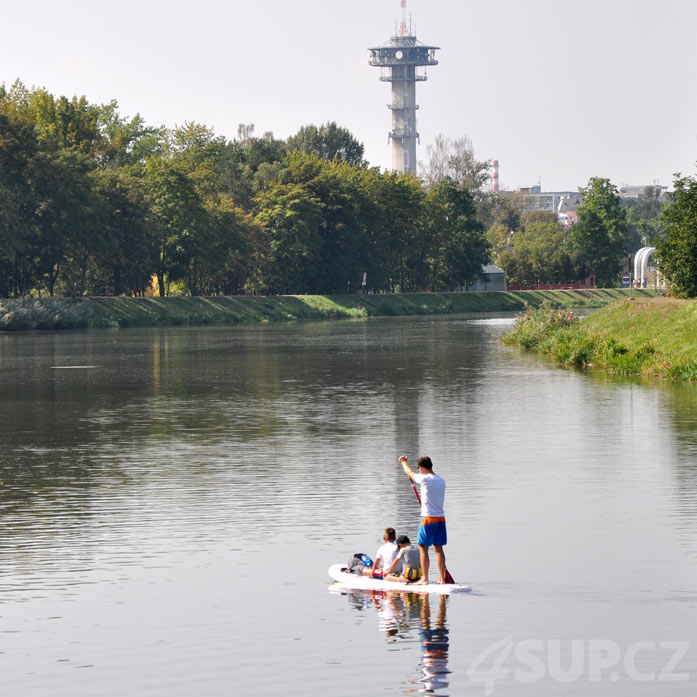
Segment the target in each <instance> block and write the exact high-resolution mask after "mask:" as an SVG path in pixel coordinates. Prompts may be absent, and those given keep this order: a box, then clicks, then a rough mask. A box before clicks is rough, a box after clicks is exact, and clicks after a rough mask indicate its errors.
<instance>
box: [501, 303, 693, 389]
mask: <svg viewBox="0 0 697 697" xmlns="http://www.w3.org/2000/svg"><path fill="white" fill-rule="evenodd" d="M696 326H697V301H693V300H677V299H675V298H662V297H657V298H653V299H648V298H639V299H634V300H624V301H621V302H616V303H613V304H611V305H608V306H607V307H605V308H603V309H601V310H598V311H597V312H594V313H593V314H591V315H590V316H588V317H586V318H584V319H582V320H579V319H577V318H574V317H572V318H569V316H568V313H566V312H559V311H558V310H555V309H554V308H552V307H549V306H547V305H542V306H540V307H539V308H537V309H534V310H530V311H528V313H527V314H525V315H522V316H521V317H520V318H519V319H518V320H517V322H516V325H515V327H514V328H513V330H512V331H511V332H510V333H509V334H507V335H506V336H505V337H504V342H506V343H508V344H516V345H518V346H522V347H523V348H526V349H532V350H535V351H538V352H540V353H543V354H546V355H548V356H551V357H552V358H553V359H554V360H555V361H556V362H557V363H559V364H561V365H567V366H592V367H594V368H598V369H600V370H604V371H607V372H611V373H616V374H621V375H645V376H654V377H660V378H667V379H671V380H697V332H696V331H695V327H696Z"/></svg>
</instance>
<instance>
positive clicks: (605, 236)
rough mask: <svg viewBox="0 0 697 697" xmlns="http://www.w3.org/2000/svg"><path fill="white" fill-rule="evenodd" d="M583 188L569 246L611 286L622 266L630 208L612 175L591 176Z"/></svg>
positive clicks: (603, 283) (598, 280)
mask: <svg viewBox="0 0 697 697" xmlns="http://www.w3.org/2000/svg"><path fill="white" fill-rule="evenodd" d="M580 191H581V205H580V206H579V208H578V216H579V220H578V223H576V224H575V225H574V226H573V227H572V229H571V234H570V236H569V247H570V249H571V250H574V251H577V252H580V253H581V254H582V255H583V256H584V257H585V258H586V259H587V261H588V264H589V266H590V267H591V269H593V271H595V273H596V277H597V283H598V285H599V286H602V287H612V286H614V285H616V284H617V282H618V280H619V275H620V273H621V269H622V258H623V255H624V253H625V249H626V238H627V212H626V210H625V209H624V208H623V207H622V203H621V200H620V197H619V195H618V192H617V188H616V187H615V186H614V185H613V184H612V183H611V182H610V180H609V179H600V178H593V179H590V181H589V182H588V186H587V187H586V188H582V189H581V190H580Z"/></svg>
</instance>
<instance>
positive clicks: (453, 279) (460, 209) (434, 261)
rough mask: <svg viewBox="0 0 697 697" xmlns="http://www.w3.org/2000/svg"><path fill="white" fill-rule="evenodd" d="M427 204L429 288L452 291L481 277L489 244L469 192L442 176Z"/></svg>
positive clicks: (428, 197) (432, 190)
mask: <svg viewBox="0 0 697 697" xmlns="http://www.w3.org/2000/svg"><path fill="white" fill-rule="evenodd" d="M426 206H427V211H428V212H427V226H428V229H429V230H430V233H431V238H432V242H431V259H430V266H431V285H432V288H433V289H434V290H435V289H441V288H446V289H448V290H452V289H454V288H458V287H461V286H467V284H469V283H472V282H473V281H475V280H476V279H479V278H482V277H483V272H482V266H483V265H484V264H486V263H487V261H488V260H489V254H490V245H489V242H488V241H487V239H486V237H485V235H484V228H483V226H482V224H481V223H480V222H479V220H477V214H476V209H475V205H474V199H473V197H472V195H471V194H470V192H469V191H468V190H467V189H460V188H458V187H457V185H456V184H455V182H454V181H453V180H452V179H450V178H449V177H445V178H443V179H441V180H440V181H439V182H438V183H437V184H435V185H434V186H433V187H432V188H431V189H430V190H429V192H428V195H427V197H426Z"/></svg>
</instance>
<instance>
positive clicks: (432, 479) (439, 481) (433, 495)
mask: <svg viewBox="0 0 697 697" xmlns="http://www.w3.org/2000/svg"><path fill="white" fill-rule="evenodd" d="M414 481H415V482H416V483H417V484H420V485H421V517H422V518H444V517H445V511H444V509H443V502H444V500H445V479H443V477H439V476H438V475H437V474H415V475H414Z"/></svg>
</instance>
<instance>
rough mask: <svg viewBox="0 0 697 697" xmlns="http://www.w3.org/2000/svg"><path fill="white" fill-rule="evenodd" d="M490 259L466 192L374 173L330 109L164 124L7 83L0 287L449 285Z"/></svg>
mask: <svg viewBox="0 0 697 697" xmlns="http://www.w3.org/2000/svg"><path fill="white" fill-rule="evenodd" d="M488 258H489V244H488V242H487V240H486V238H485V235H484V227H483V224H482V223H481V222H480V220H479V219H478V218H477V215H476V209H475V202H474V197H473V196H472V194H471V193H470V192H469V191H468V190H467V189H466V188H463V187H461V186H458V184H457V183H456V182H454V181H453V180H451V179H449V178H447V177H446V178H443V179H441V180H439V181H438V182H437V183H436V184H435V185H433V186H431V187H429V188H428V189H426V188H424V187H423V186H422V184H421V182H420V180H419V179H417V178H416V177H413V176H411V175H400V174H396V173H391V172H381V171H380V170H379V169H378V168H375V167H370V166H369V164H368V163H367V162H365V161H364V156H363V146H362V145H361V144H360V143H359V142H358V141H357V140H356V139H355V138H354V137H353V136H352V135H351V134H350V133H349V132H348V131H346V130H345V129H343V128H340V127H339V126H337V125H336V124H334V123H330V124H325V125H323V126H320V127H316V126H306V127H303V128H301V129H300V131H299V132H298V133H297V134H295V135H294V136H292V137H291V138H289V139H287V140H278V139H276V138H274V137H273V135H272V134H271V133H266V134H264V135H263V136H261V137H256V136H255V135H254V128H253V126H251V125H242V126H240V128H239V130H238V137H237V139H235V140H233V141H228V140H226V139H225V138H224V137H221V136H219V135H216V134H215V133H214V132H213V131H212V130H211V129H209V128H207V127H206V126H204V125H201V124H196V123H186V124H185V125H184V126H181V127H178V128H174V129H171V130H170V129H166V128H164V127H152V126H149V125H147V124H146V123H145V122H144V121H143V119H142V118H141V117H139V116H136V117H134V118H130V119H128V118H124V117H122V116H121V115H120V114H119V112H118V107H117V105H116V103H113V102H112V103H110V104H107V105H95V104H90V103H89V102H88V101H87V100H86V99H85V98H84V97H83V98H76V97H74V98H72V99H68V98H66V97H59V98H56V97H54V96H53V95H51V94H49V93H48V92H46V91H45V90H43V89H36V88H34V89H27V88H26V87H24V86H23V85H22V84H21V83H15V84H14V85H13V86H12V87H11V88H9V89H6V88H4V87H2V88H0V295H2V296H25V295H28V294H47V295H83V294H91V295H99V294H105V293H107V294H116V295H119V294H134V295H141V294H144V293H145V292H146V290H147V288H148V286H149V285H151V283H152V281H153V279H157V283H156V286H157V289H158V292H159V293H160V294H161V295H167V294H169V293H175V292H176V293H180V292H185V293H189V294H191V295H200V294H211V293H225V294H241V293H338V292H346V291H347V290H349V289H350V290H356V289H358V288H360V287H361V284H362V280H363V275H364V274H365V277H366V281H367V289H368V290H371V291H374V292H381V291H386V292H388V291H389V292H392V291H397V290H399V291H420V290H449V289H451V288H454V287H457V286H458V285H459V284H461V283H463V282H467V281H468V280H470V281H471V280H472V279H474V278H476V277H478V276H480V275H481V265H482V264H483V263H486V262H487V260H488Z"/></svg>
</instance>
